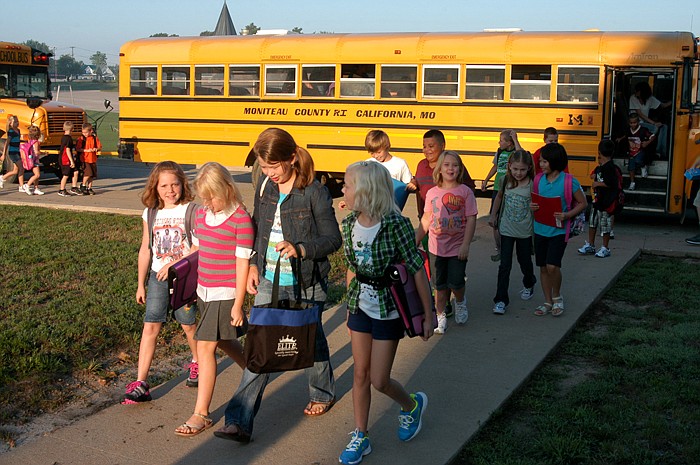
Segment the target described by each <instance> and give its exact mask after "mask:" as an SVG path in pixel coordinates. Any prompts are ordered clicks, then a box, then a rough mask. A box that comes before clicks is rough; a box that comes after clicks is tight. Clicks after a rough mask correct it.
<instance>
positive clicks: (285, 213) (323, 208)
mask: <svg viewBox="0 0 700 465" xmlns="http://www.w3.org/2000/svg"><path fill="white" fill-rule="evenodd" d="M264 180H265V177H264V176H263V177H261V179H260V182H259V183H258V186H257V188H256V190H255V192H256V194H258V195H256V196H255V211H254V213H253V223H254V224H255V228H256V234H255V245H254V250H255V252H256V254H255V257H253V259H252V260H251V264H252V265H257V267H258V270H259V271H260V273H261V276H262V270H263V269H265V252H266V251H267V244H268V242H269V240H270V230H271V229H272V221H273V220H274V217H275V211H276V210H277V202H278V201H279V197H280V191H279V186H278V185H277V184H275V183H274V182H266V183H265V187H264V190H263V192H262V194H259V193H260V189H261V184H262V183H263V182H264ZM280 217H281V220H282V233H283V234H284V240H286V241H289V242H291V243H292V244H295V245H297V246H298V245H300V244H301V245H303V247H304V249H305V251H306V255H305V257H304V259H302V260H301V276H302V279H303V281H304V284H305V285H306V286H307V287H309V286H311V285H314V284H316V283H317V282H319V281H320V280H322V279H325V278H326V277H327V276H328V272H329V271H330V269H331V264H330V262H329V261H328V256H329V255H330V254H332V253H333V252H335V251H336V250H338V249H340V247H341V245H342V239H341V236H340V228H339V226H338V221H337V220H336V219H335V210H334V209H333V199H332V198H331V195H330V193H329V192H328V189H327V188H326V187H325V186H322V185H321V183H319V182H318V181H314V182H313V183H312V184H311V185H310V186H307V187H305V188H302V189H298V188H296V187H293V188H292V190H291V192H290V193H289V195H288V196H287V198H286V199H284V201H283V202H282V204H281V205H280ZM314 264H318V271H319V272H318V273H317V274H315V273H314Z"/></svg>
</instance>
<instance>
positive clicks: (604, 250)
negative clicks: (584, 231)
mask: <svg viewBox="0 0 700 465" xmlns="http://www.w3.org/2000/svg"><path fill="white" fill-rule="evenodd" d="M595 256H596V257H598V258H605V257H609V256H610V249H608V248H607V247H605V246H602V247H601V248H600V249H598V251H597V252H596V254H595Z"/></svg>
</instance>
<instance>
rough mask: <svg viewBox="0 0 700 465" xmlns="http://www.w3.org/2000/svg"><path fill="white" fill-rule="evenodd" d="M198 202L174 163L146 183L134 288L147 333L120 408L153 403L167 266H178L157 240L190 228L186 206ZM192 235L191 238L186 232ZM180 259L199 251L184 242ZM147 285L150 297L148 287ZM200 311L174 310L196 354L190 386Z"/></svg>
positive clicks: (166, 295)
mask: <svg viewBox="0 0 700 465" xmlns="http://www.w3.org/2000/svg"><path fill="white" fill-rule="evenodd" d="M192 199H194V195H193V194H192V190H191V189H190V183H189V182H188V181H187V177H186V176H185V172H184V171H183V170H182V167H180V165H178V164H177V163H175V162H173V161H162V162H160V163H158V164H157V165H156V166H155V167H154V168H153V170H152V171H151V174H150V175H149V176H148V180H147V181H146V187H145V189H144V191H143V194H142V195H141V202H142V203H143V205H144V206H145V207H146V208H145V209H144V210H143V215H142V216H141V218H142V225H143V234H142V236H141V248H140V249H139V258H138V283H137V289H136V303H138V304H140V305H143V304H145V305H146V313H145V315H144V318H143V321H144V322H143V331H142V333H141V343H140V344H139V361H138V373H137V378H136V381H134V382H132V383H129V384H128V385H127V386H126V392H125V393H124V396H123V397H122V401H121V403H122V404H136V403H139V402H148V401H150V400H151V392H150V386H149V384H148V371H149V370H150V368H151V362H152V361H153V356H154V355H155V352H156V341H157V339H158V333H160V329H161V327H162V326H163V323H165V321H166V320H167V317H168V301H169V300H170V291H169V289H168V268H170V266H171V265H172V264H173V263H175V260H174V257H173V256H172V254H168V253H166V251H164V250H162V249H160V250H159V249H158V248H157V246H156V240H155V237H156V235H157V234H158V232H160V231H163V232H165V231H169V230H170V229H174V228H177V229H179V230H180V231H181V232H182V233H183V234H181V235H182V236H184V233H185V230H186V226H185V225H186V224H187V222H186V218H185V217H186V212H187V205H189V203H190V202H191V201H192ZM150 209H156V214H155V218H154V219H153V225H152V228H153V231H152V232H151V230H150V229H151V225H149V224H148V222H149V210H150ZM188 237H190V236H189V234H188ZM182 247H183V248H184V249H183V253H182V255H183V256H184V255H189V254H190V253H191V252H194V250H196V249H195V248H194V247H193V245H192V244H191V243H190V242H189V241H187V240H183V241H182ZM147 284H148V295H146V285H147ZM195 309H196V307H194V306H191V307H189V306H184V307H182V308H179V309H177V310H175V312H174V315H175V319H176V320H177V321H178V322H179V323H180V325H181V326H182V329H183V331H184V332H185V336H186V337H187V344H188V345H189V346H190V350H191V351H192V363H190V365H189V367H188V368H189V370H190V377H189V378H188V380H187V384H188V385H190V386H196V385H197V384H196V383H197V381H198V379H197V373H198V371H199V365H198V363H197V344H196V342H195V340H194V333H195V329H196V326H195V322H196V320H195V313H196V310H195Z"/></svg>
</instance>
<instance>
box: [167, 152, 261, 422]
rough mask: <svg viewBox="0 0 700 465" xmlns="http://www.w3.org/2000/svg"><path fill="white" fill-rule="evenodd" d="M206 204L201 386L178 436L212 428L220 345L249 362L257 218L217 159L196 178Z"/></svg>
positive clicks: (200, 279) (199, 230)
mask: <svg viewBox="0 0 700 465" xmlns="http://www.w3.org/2000/svg"><path fill="white" fill-rule="evenodd" d="M194 185H195V189H196V190H197V193H198V194H199V197H200V198H201V199H202V201H203V202H204V209H200V210H199V211H198V212H197V220H196V222H195V225H196V226H195V232H196V237H195V241H194V242H195V245H198V246H199V267H198V270H197V299H198V302H199V309H200V313H201V317H200V319H199V324H198V325H197V332H196V333H195V336H194V337H195V339H196V340H197V356H198V357H199V387H198V389H197V402H196V404H195V407H194V413H192V416H191V417H190V418H189V419H188V420H187V421H186V422H185V423H183V424H182V425H180V426H179V427H178V428H177V429H176V430H175V434H177V435H178V436H196V435H197V434H199V433H201V432H202V431H204V430H205V429H207V428H209V427H210V426H211V425H212V423H213V421H212V419H211V418H209V407H210V405H211V398H212V396H213V395H214V386H215V384H216V349H217V347H218V348H220V349H221V350H223V351H224V352H226V354H227V355H228V356H229V357H231V359H232V360H233V361H234V362H236V363H237V364H238V365H239V366H240V367H241V368H243V367H245V360H244V359H243V346H242V345H241V343H240V342H239V341H238V338H239V337H241V336H242V335H243V334H245V329H246V326H247V325H246V318H245V315H244V313H243V300H244V298H245V292H246V286H245V283H246V280H247V279H248V262H249V260H250V256H251V254H252V253H253V234H254V232H253V223H252V221H251V219H250V215H248V212H247V211H246V209H245V206H244V205H243V198H242V197H241V193H240V192H239V190H238V187H237V186H236V183H235V182H234V181H233V178H232V177H231V174H230V173H229V172H228V171H227V170H226V168H224V167H223V166H221V165H220V164H218V163H215V162H209V163H207V164H205V165H204V166H203V167H202V169H201V170H200V171H199V174H198V175H197V179H196V180H195V182H194Z"/></svg>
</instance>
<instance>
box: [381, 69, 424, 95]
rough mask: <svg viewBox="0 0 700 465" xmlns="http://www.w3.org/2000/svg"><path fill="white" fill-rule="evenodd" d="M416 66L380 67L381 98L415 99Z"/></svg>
mask: <svg viewBox="0 0 700 465" xmlns="http://www.w3.org/2000/svg"><path fill="white" fill-rule="evenodd" d="M417 75H418V66H396V65H382V81H381V87H380V95H381V96H382V98H416V76H417Z"/></svg>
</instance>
